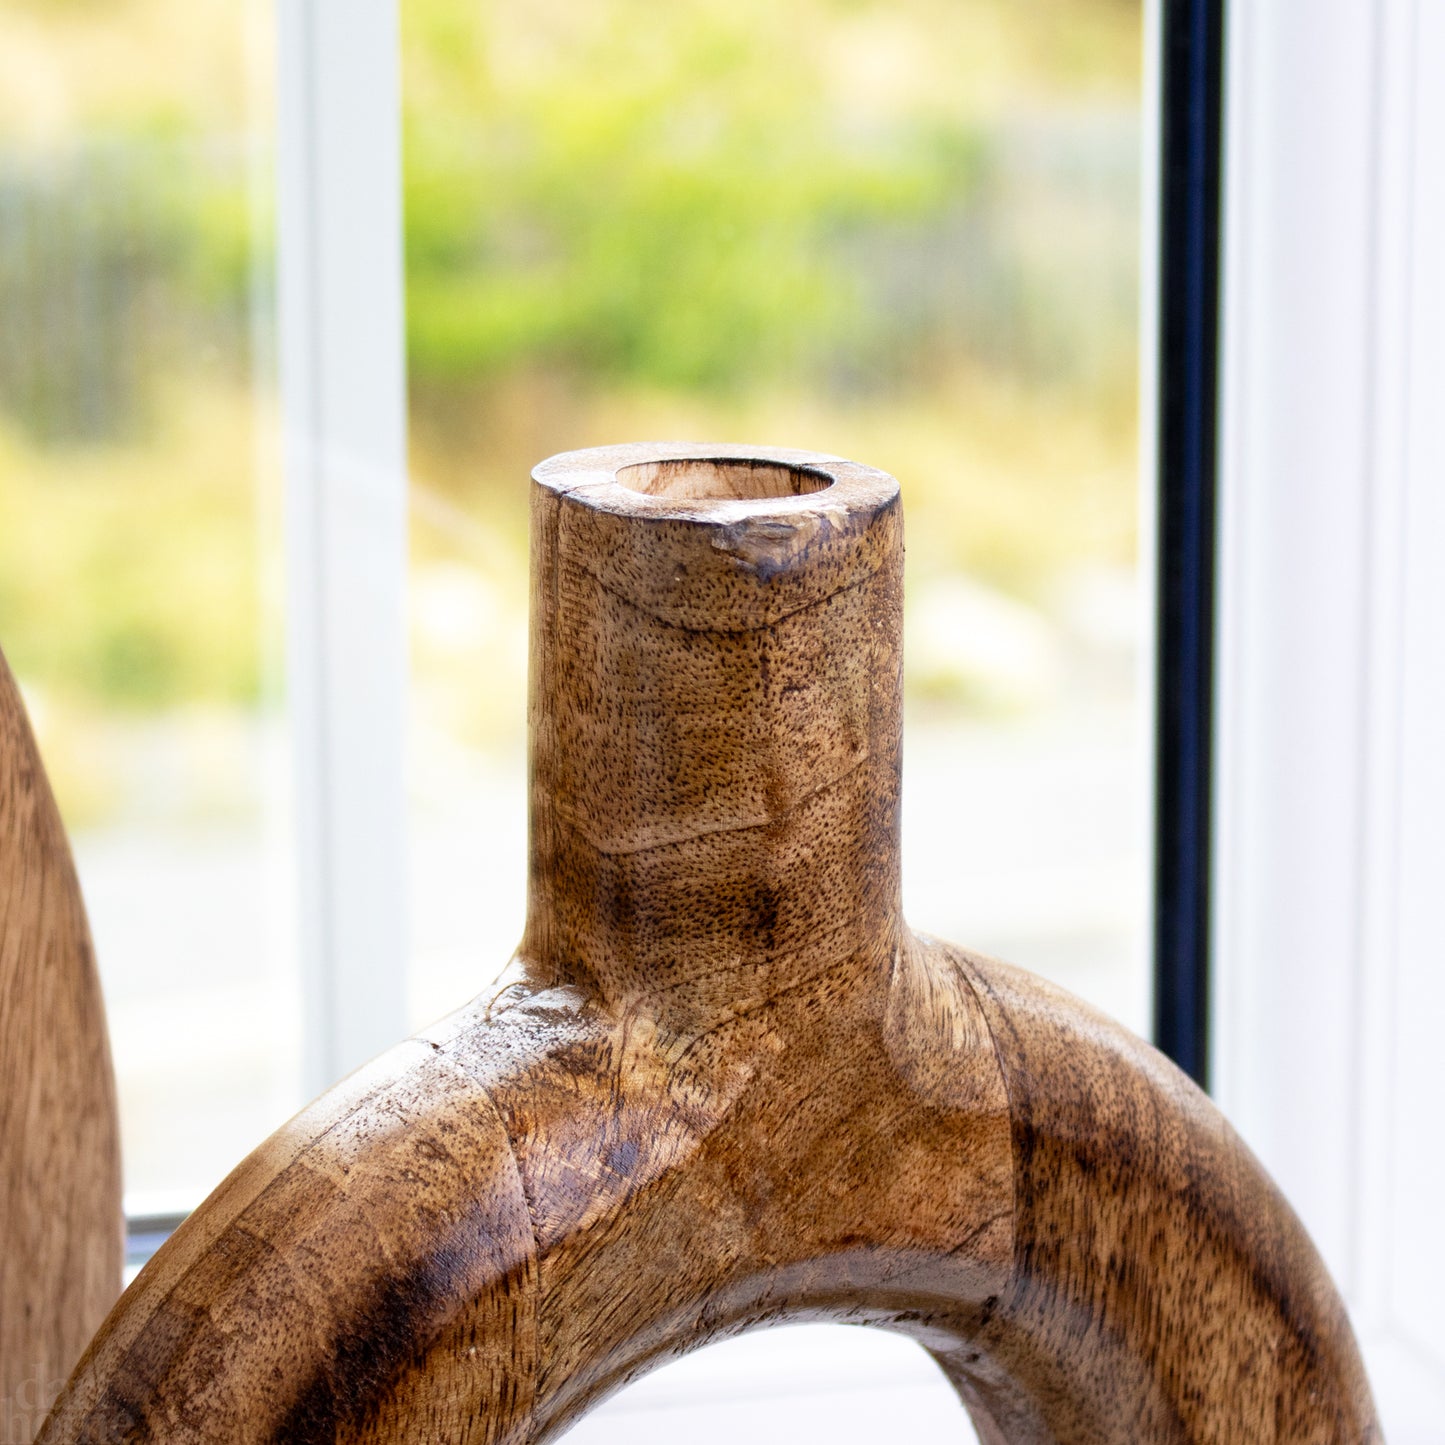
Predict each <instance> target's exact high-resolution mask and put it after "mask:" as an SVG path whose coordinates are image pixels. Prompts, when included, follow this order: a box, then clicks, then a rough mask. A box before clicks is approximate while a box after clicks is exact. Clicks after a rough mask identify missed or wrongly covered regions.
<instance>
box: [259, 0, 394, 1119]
mask: <svg viewBox="0 0 1445 1445" xmlns="http://www.w3.org/2000/svg"><path fill="white" fill-rule="evenodd" d="M275 17H276V40H277V75H278V107H277V192H278V194H277V201H278V204H277V213H278V238H277V239H278V247H277V305H278V329H279V363H280V390H281V414H282V428H283V437H284V442H283V466H284V470H285V497H286V508H285V510H286V542H285V547H286V576H287V605H286V614H287V669H286V670H287V692H288V702H289V717H290V726H291V732H292V767H293V797H294V799H295V824H296V826H295V838H296V844H295V847H296V860H295V864H296V866H295V870H294V880H295V895H296V896H295V909H296V917H297V921H298V928H299V937H300V963H301V978H302V997H303V1029H302V1082H303V1088H304V1092H305V1096H306V1097H307V1098H310V1097H312V1096H314V1095H315V1094H317V1093H319V1092H320V1091H321V1090H322V1089H323V1088H325V1087H327V1086H328V1085H330V1084H332V1083H334V1082H335V1081H336V1080H337V1079H338V1078H339V1077H340V1076H341V1075H342V1074H345V1073H348V1072H349V1071H350V1070H352V1069H354V1068H356V1067H358V1066H359V1065H360V1064H362V1063H364V1062H365V1061H366V1060H367V1059H369V1058H371V1057H372V1056H373V1055H375V1054H377V1053H379V1052H380V1051H381V1050H382V1049H384V1048H386V1047H388V1046H390V1045H391V1044H393V1043H395V1042H396V1041H397V1039H398V1038H399V1037H400V1036H401V1034H403V1033H404V1032H405V1031H406V1017H407V1014H406V958H407V945H408V940H407V925H406V905H405V897H406V886H407V871H406V790H405V757H406V727H405V719H406V700H407V648H406V572H407V511H406V508H407V458H406V348H405V333H404V316H405V294H404V277H403V248H402V191H401V68H400V45H399V33H398V13H397V3H396V0H276V8H275Z"/></svg>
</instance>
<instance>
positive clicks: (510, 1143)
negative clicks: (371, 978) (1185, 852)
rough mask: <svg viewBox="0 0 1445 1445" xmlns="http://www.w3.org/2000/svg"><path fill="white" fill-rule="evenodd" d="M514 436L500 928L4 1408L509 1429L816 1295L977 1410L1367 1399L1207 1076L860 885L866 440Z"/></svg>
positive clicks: (1265, 1431) (295, 1431)
mask: <svg viewBox="0 0 1445 1445" xmlns="http://www.w3.org/2000/svg"><path fill="white" fill-rule="evenodd" d="M535 475H536V477H537V484H536V487H535V488H534V504H535V511H534V528H533V579H534V602H533V660H532V703H531V727H532V841H531V850H532V857H531V884H530V895H529V915H528V926H527V932H526V936H525V938H524V940H523V943H522V946H521V948H520V950H519V952H518V955H517V958H516V959H515V960H514V962H513V965H512V968H511V970H510V972H509V974H508V975H506V976H504V978H503V980H502V981H501V983H500V984H499V985H497V987H496V988H495V989H494V990H492V991H491V992H489V993H488V994H486V995H484V996H483V997H482V998H480V999H478V1000H477V1001H475V1002H474V1003H472V1004H471V1005H469V1006H468V1007H466V1008H464V1009H462V1010H461V1011H459V1012H458V1013H457V1014H454V1015H453V1016H451V1017H450V1018H449V1019H447V1020H445V1021H444V1022H443V1023H442V1024H440V1025H439V1026H437V1027H436V1028H434V1029H433V1030H431V1031H429V1032H428V1033H426V1034H423V1035H421V1036H419V1037H418V1038H416V1039H413V1040H410V1041H408V1042H407V1043H405V1044H402V1045H400V1046H399V1047H398V1048H396V1049H394V1050H392V1051H391V1052H390V1053H388V1054H386V1055H384V1056H383V1057H382V1058H381V1059H379V1060H378V1061H376V1062H375V1063H374V1064H372V1065H371V1066H369V1067H368V1068H367V1069H364V1070H363V1071H361V1072H360V1073H359V1074H357V1075H355V1076H353V1077H352V1078H351V1079H349V1080H347V1081H345V1082H344V1083H343V1084H341V1085H339V1086H338V1087H337V1088H336V1089H334V1090H332V1091H331V1092H330V1093H329V1094H327V1095H326V1096H324V1097H323V1098H322V1099H321V1100H319V1101H318V1102H317V1103H316V1104H314V1105H312V1106H311V1107H310V1108H309V1109H308V1110H306V1111H305V1112H304V1113H302V1114H301V1115H300V1116H298V1118H297V1119H295V1120H294V1121H293V1122H292V1123H291V1124H289V1125H287V1126H286V1127H285V1128H284V1129H283V1130H281V1131H280V1132H279V1133H278V1134H277V1135H276V1136H275V1137H274V1138H272V1139H271V1140H270V1141H269V1142H268V1143H267V1144H265V1145H264V1146H263V1147H262V1148H261V1149H260V1150H258V1151H257V1152H256V1153H255V1154H254V1155H252V1156H251V1158H250V1159H248V1160H247V1161H246V1162H245V1163H244V1164H242V1165H241V1167H240V1168H239V1169H238V1170H237V1171H236V1172H235V1173H234V1174H233V1175H232V1176H231V1177H230V1178H229V1179H228V1180H227V1181H226V1182H225V1183H224V1184H223V1185H222V1186H221V1188H220V1189H219V1190H218V1191H217V1192H216V1193H215V1194H214V1195H213V1196H212V1197H211V1198H210V1199H209V1200H208V1201H207V1202H206V1204H205V1205H204V1206H203V1207H202V1208H201V1209H200V1210H198V1211H197V1212H196V1214H195V1215H193V1216H192V1218H191V1219H190V1220H188V1221H187V1223H186V1224H185V1225H184V1226H183V1228H182V1229H181V1230H180V1231H179V1232H178V1233H177V1234H176V1236H175V1237H174V1238H173V1239H172V1240H171V1241H170V1243H169V1244H168V1245H167V1246H166V1248H165V1249H163V1250H162V1251H161V1252H160V1253H159V1254H158V1255H157V1256H156V1258H155V1259H154V1260H153V1261H152V1263H151V1264H150V1265H149V1266H148V1267H147V1269H146V1270H145V1271H144V1272H143V1273H142V1275H141V1277H140V1278H139V1279H138V1280H137V1281H136V1283H135V1284H134V1285H133V1286H132V1288H131V1290H130V1291H129V1292H128V1293H127V1295H126V1296H125V1298H124V1299H123V1300H122V1302H121V1303H120V1305H119V1306H118V1307H117V1309H116V1310H115V1312H114V1313H113V1314H112V1315H111V1317H110V1319H109V1321H108V1322H107V1323H106V1325H105V1327H104V1328H103V1330H102V1331H101V1333H100V1335H99V1336H98V1338H97V1339H96V1341H95V1343H94V1345H93V1346H92V1348H91V1350H90V1352H89V1353H88V1355H87V1356H86V1358H85V1359H84V1361H83V1362H82V1364H81V1366H80V1368H79V1369H78V1370H77V1372H76V1374H75V1376H74V1378H73V1379H72V1381H71V1383H70V1385H69V1387H68V1389H67V1391H66V1394H65V1395H64V1397H63V1398H62V1400H61V1401H60V1402H59V1404H58V1405H57V1407H56V1410H55V1413H54V1414H53V1416H52V1418H51V1420H50V1422H49V1424H48V1427H47V1429H46V1431H45V1432H44V1434H43V1435H42V1437H41V1438H42V1439H43V1440H45V1441H48V1442H62V1441H64V1442H72V1441H93V1442H100V1441H106V1442H109V1441H118V1440H164V1441H167V1442H185V1441H195V1442H205V1445H219V1442H223V1441H247V1442H258V1441H278V1442H280V1441H285V1442H289V1445H300V1442H313V1441H327V1442H335V1441H377V1442H380V1441H423V1440H425V1441H447V1442H482V1441H487V1442H503V1441H506V1442H524V1441H526V1442H535V1441H541V1440H544V1439H551V1438H553V1437H555V1436H556V1435H557V1434H558V1433H559V1432H560V1431H562V1430H563V1429H565V1427H566V1426H567V1425H568V1423H570V1422H571V1421H573V1420H574V1419H575V1418H576V1417H577V1416H578V1415H579V1414H580V1413H581V1412H582V1411H585V1410H586V1409H587V1408H588V1407H589V1406H590V1405H592V1404H593V1403H595V1402H596V1401H597V1400H599V1399H601V1398H602V1397H603V1396H605V1395H606V1394H607V1393H608V1392H610V1391H611V1390H614V1389H616V1388H617V1387H618V1386H620V1385H621V1384H623V1383H625V1382H626V1381H627V1380H629V1379H631V1378H633V1377H634V1376H636V1375H637V1374H639V1373H640V1372H642V1371H644V1370H646V1369H648V1368H650V1367H651V1366H653V1365H655V1364H657V1363H658V1362H660V1361H663V1360H666V1359H668V1358H670V1357H672V1356H674V1355H676V1354H678V1353H680V1352H682V1351H684V1350H688V1349H692V1348H694V1347H695V1346H698V1345H700V1344H703V1343H705V1342H707V1341H708V1340H711V1339H715V1338H718V1337H720V1336H723V1335H727V1334H730V1333H734V1332H737V1331H740V1330H745V1329H748V1328H751V1327H753V1326H756V1325H761V1324H766V1323H770V1322H775V1321H780V1320H787V1319H825V1320H841V1321H848V1322H854V1323H860V1324H871V1325H878V1326H882V1327H884V1328H888V1329H893V1330H899V1331H902V1332H904V1333H906V1334H909V1335H911V1336H913V1337H914V1338H916V1339H917V1340H919V1341H920V1342H921V1343H922V1344H923V1345H924V1346H925V1347H926V1348H928V1349H929V1350H930V1351H931V1352H932V1353H933V1354H934V1355H935V1356H936V1358H937V1359H938V1360H939V1362H940V1364H941V1365H942V1366H943V1368H944V1370H945V1372H946V1373H947V1375H948V1376H949V1378H950V1379H951V1380H952V1381H953V1382H954V1384H955V1385H956V1386H957V1388H958V1390H959V1393H960V1395H961V1396H962V1397H963V1399H964V1401H965V1403H966V1404H967V1406H968V1408H969V1410H970V1412H971V1414H972V1416H973V1419H974V1421H975V1423H976V1425H977V1427H978V1429H979V1432H980V1435H981V1436H982V1438H983V1440H984V1441H985V1442H987V1445H1002V1442H1009V1445H1034V1442H1037V1445H1043V1442H1079V1445H1082V1442H1119V1445H1123V1442H1176V1441H1178V1442H1216V1445H1246V1442H1248V1445H1253V1442H1266V1441H1268V1442H1281V1445H1283V1442H1297V1445H1303V1442H1318V1445H1326V1442H1330V1445H1346V1442H1348V1445H1362V1442H1366V1441H1376V1440H1378V1439H1379V1432H1378V1428H1377V1426H1376V1424H1375V1417H1374V1414H1373V1408H1372V1405H1371V1401H1370V1393H1369V1388H1368V1385H1367V1383H1366V1380H1365V1377H1364V1374H1363V1372H1362V1369H1361V1366H1360V1361H1359V1358H1358V1354H1357V1352H1356V1348H1355V1344H1354V1341H1353V1338H1352V1336H1351V1333H1350V1329H1349V1325H1348V1323H1347V1321H1346V1318H1345V1314H1344V1311H1343V1309H1342V1307H1341V1305H1340V1302H1339V1300H1338V1298H1337V1297H1336V1294H1335V1292H1334V1289H1333V1287H1332V1285H1331V1284H1330V1282H1329V1279H1328V1277H1327V1276H1326V1274H1325V1272H1324V1269H1323V1267H1322V1266H1321V1264H1320V1262H1319V1259H1318V1257H1317V1256H1316V1254H1315V1252H1314V1250H1313V1248H1312V1246H1311V1245H1310V1243H1309V1241H1308V1239H1307V1238H1306V1236H1305V1235H1304V1233H1303V1231H1302V1230H1301V1228H1300V1225H1299V1224H1298V1222H1297V1221H1296V1219H1295V1217H1294V1215H1293V1214H1292V1213H1291V1211H1290V1209H1289V1207H1288V1206H1287V1205H1286V1203H1285V1202H1284V1200H1283V1199H1282V1198H1281V1197H1280V1195H1279V1194H1278V1193H1277V1191H1276V1190H1275V1189H1274V1188H1273V1186H1272V1185H1271V1184H1270V1182H1269V1181H1268V1179H1267V1178H1266V1177H1265V1176H1264V1174H1263V1173H1262V1171H1261V1170H1260V1168H1259V1166H1258V1164H1257V1163H1256V1162H1255V1161H1254V1160H1253V1158H1252V1157H1251V1156H1250V1154H1249V1152H1248V1151H1247V1150H1246V1149H1245V1147H1244V1146H1243V1145H1242V1144H1241V1142H1240V1141H1239V1140H1238V1138H1237V1137H1236V1136H1235V1135H1234V1134H1233V1132H1232V1131H1231V1130H1230V1128H1229V1126H1228V1124H1226V1123H1225V1121H1224V1120H1223V1119H1222V1118H1221V1116H1220V1115H1219V1114H1218V1112H1217V1111H1216V1110H1215V1109H1214V1107H1213V1106H1212V1105H1211V1104H1210V1103H1209V1101H1208V1100H1207V1099H1206V1098H1205V1097H1204V1095H1203V1094H1201V1093H1200V1092H1199V1091H1198V1090H1197V1089H1196V1088H1194V1086H1193V1085H1192V1084H1190V1083H1189V1082H1188V1081H1187V1080H1186V1079H1185V1078H1184V1077H1183V1076H1182V1075H1181V1074H1180V1073H1179V1072H1178V1071H1177V1070H1175V1069H1174V1068H1173V1067H1172V1066H1171V1065H1170V1064H1168V1063H1167V1062H1166V1061H1165V1060H1163V1059H1162V1058H1161V1057H1160V1056H1159V1055H1158V1054H1157V1053H1155V1052H1154V1051H1153V1050H1152V1049H1150V1048H1149V1047H1148V1046H1147V1045H1145V1044H1143V1043H1141V1042H1139V1041H1138V1040H1137V1039H1134V1038H1133V1037H1132V1036H1130V1035H1128V1034H1127V1033H1126V1032H1124V1031H1123V1030H1121V1029H1119V1028H1117V1027H1116V1026H1114V1025H1112V1024H1110V1023H1108V1022H1107V1021H1106V1020H1104V1019H1102V1018H1100V1017H1099V1016H1098V1015H1096V1014H1094V1013H1093V1012H1092V1011H1091V1010H1089V1009H1088V1008H1086V1007H1085V1006H1084V1005H1082V1004H1080V1003H1078V1002H1077V1001H1076V1000H1073V999H1071V998H1069V997H1067V996H1066V995H1065V994H1063V993H1061V992H1060V991H1058V990H1056V989H1054V988H1052V987H1050V986H1049V985H1047V984H1044V983H1042V982H1040V981H1038V980H1036V979H1033V978H1031V977H1029V976H1028V975H1025V974H1022V973H1020V972H1018V971H1016V970H1014V969H1011V968H1009V967H1007V966H1006V965H1003V964H998V963H994V962H991V961H988V960H985V959H981V958H978V957H975V956H972V955H970V954H967V953H964V952H962V951H960V950H957V949H954V948H952V947H950V946H948V945H946V944H942V943H938V942H935V941H933V940H931V939H927V938H924V937H922V936H920V935H916V934H914V933H912V932H910V931H909V930H908V928H907V927H906V926H905V925H904V923H903V922H902V919H901V914H900V911H899V905H898V897H899V893H898V759H899V717H900V712H899V678H900V666H899V663H900V650H899V649H900V644H899V635H900V630H899V625H898V624H899V616H900V612H901V581H902V571H901V563H902V534H901V520H900V516H899V509H898V504H897V489H896V485H895V484H894V483H893V482H892V479H891V478H887V477H885V476H884V475H883V474H882V473H878V472H872V471H870V470H869V469H866V468H858V467H854V466H853V465H852V464H848V463H843V462H840V461H839V460H838V459H836V458H829V457H824V456H817V455H812V454H800V453H781V452H770V451H762V450H758V449H745V448H726V449H720V448H702V447H692V446H686V445H673V446H650V447H636V448H612V449H607V450H604V451H600V452H590V453H574V454H570V455H568V456H565V457H562V458H556V459H554V460H553V461H552V462H550V463H547V464H544V465H543V466H542V467H541V468H539V469H538V471H537V473H536V474H535ZM819 477H822V478H823V479H824V480H825V482H826V480H827V479H829V478H831V479H833V484H832V485H831V486H829V485H824V486H822V487H821V488H820V489H818V488H815V485H814V484H815V483H816V482H817V479H818V478H819ZM966 824H967V820H960V826H966Z"/></svg>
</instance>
